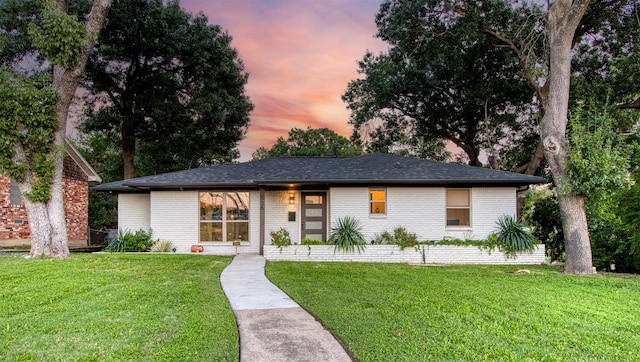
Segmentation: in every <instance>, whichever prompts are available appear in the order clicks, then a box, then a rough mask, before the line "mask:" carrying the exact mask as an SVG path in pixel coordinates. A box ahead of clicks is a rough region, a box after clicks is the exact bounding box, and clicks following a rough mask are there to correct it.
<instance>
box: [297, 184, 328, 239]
mask: <svg viewBox="0 0 640 362" xmlns="http://www.w3.org/2000/svg"><path fill="white" fill-rule="evenodd" d="M305 238H310V239H315V240H322V241H325V242H326V241H327V193H326V192H303V193H302V239H305Z"/></svg>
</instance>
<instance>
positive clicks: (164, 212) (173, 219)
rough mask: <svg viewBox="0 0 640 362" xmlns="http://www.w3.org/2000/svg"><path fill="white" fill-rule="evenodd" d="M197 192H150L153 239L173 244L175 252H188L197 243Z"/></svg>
mask: <svg viewBox="0 0 640 362" xmlns="http://www.w3.org/2000/svg"><path fill="white" fill-rule="evenodd" d="M198 228H199V224H198V192H197V191H153V192H151V229H152V230H153V237H154V238H158V239H167V240H171V242H173V245H174V246H175V247H176V249H177V252H179V253H186V252H190V249H191V245H193V244H195V243H197V242H198V230H199V229H198Z"/></svg>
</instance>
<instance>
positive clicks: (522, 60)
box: [478, 28, 547, 109]
mask: <svg viewBox="0 0 640 362" xmlns="http://www.w3.org/2000/svg"><path fill="white" fill-rule="evenodd" d="M478 31H480V32H481V33H484V34H487V35H489V36H491V37H493V38H495V39H497V40H498V41H500V42H502V43H504V44H505V45H506V46H507V47H508V48H509V49H511V50H512V51H513V52H514V53H515V55H516V57H517V58H518V64H520V67H521V68H522V71H523V72H524V77H525V79H526V80H527V82H529V85H531V87H532V88H533V90H534V91H535V92H536V95H537V96H538V99H540V104H541V105H542V108H543V109H544V108H546V107H547V94H546V92H544V90H543V87H541V86H540V84H539V83H538V81H537V80H536V78H535V77H534V76H533V73H531V69H529V67H528V66H527V61H526V57H525V55H524V53H522V50H520V48H518V46H517V45H516V44H515V43H514V42H513V41H512V40H511V39H508V38H505V37H504V36H502V35H500V34H498V33H496V32H495V31H493V30H489V29H485V28H480V29H478Z"/></svg>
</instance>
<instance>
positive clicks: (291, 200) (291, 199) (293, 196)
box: [289, 192, 296, 205]
mask: <svg viewBox="0 0 640 362" xmlns="http://www.w3.org/2000/svg"><path fill="white" fill-rule="evenodd" d="M289 203H290V204H291V205H293V204H295V203H296V194H295V193H293V192H289Z"/></svg>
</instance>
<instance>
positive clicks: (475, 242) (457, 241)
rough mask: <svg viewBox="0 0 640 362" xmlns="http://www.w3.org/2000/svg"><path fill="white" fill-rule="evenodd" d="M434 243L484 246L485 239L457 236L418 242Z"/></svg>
mask: <svg viewBox="0 0 640 362" xmlns="http://www.w3.org/2000/svg"><path fill="white" fill-rule="evenodd" d="M432 243H433V244H434V245H454V246H478V247H481V246H484V245H486V243H487V240H472V239H458V238H447V237H445V238H443V239H441V240H434V241H426V242H421V243H420V244H426V245H429V244H432Z"/></svg>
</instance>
